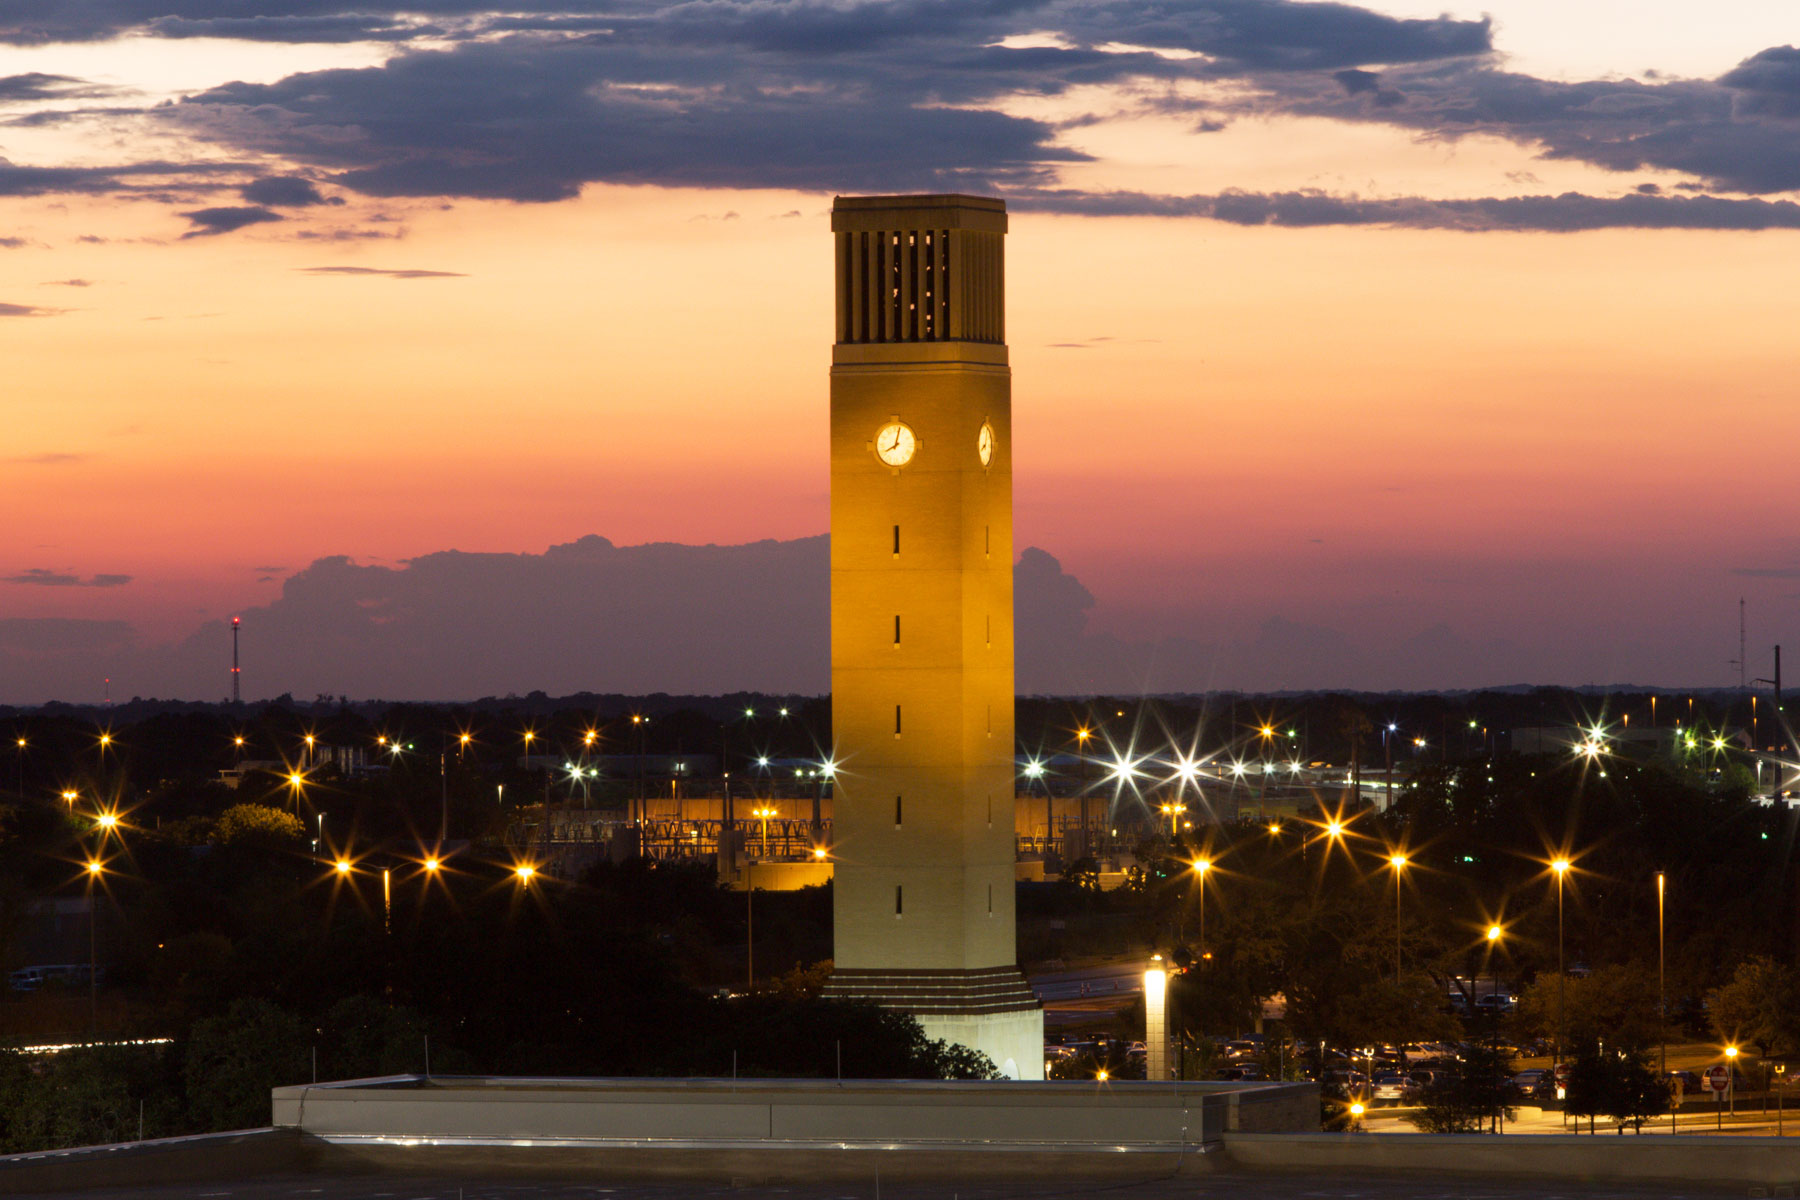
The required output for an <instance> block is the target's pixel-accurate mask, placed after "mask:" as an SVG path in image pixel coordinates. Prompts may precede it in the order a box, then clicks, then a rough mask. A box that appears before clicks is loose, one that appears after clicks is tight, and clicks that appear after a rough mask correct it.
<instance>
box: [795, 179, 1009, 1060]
mask: <svg viewBox="0 0 1800 1200" xmlns="http://www.w3.org/2000/svg"><path fill="white" fill-rule="evenodd" d="M831 229H832V233H833V235H834V237H835V238H836V241H837V269H836V276H837V338H836V344H835V345H834V346H833V347H832V365H831V704H832V730H833V735H834V738H835V743H836V744H835V754H836V757H837V760H838V768H837V774H836V779H835V782H834V791H833V797H834V799H833V810H832V812H833V833H834V837H833V840H834V843H835V846H834V857H835V858H836V860H837V862H836V867H835V872H834V883H833V892H834V904H835V907H834V921H835V941H836V947H835V961H836V970H835V972H834V974H833V975H832V978H831V982H830V984H829V985H828V987H827V989H826V994H827V995H832V996H838V997H842V998H847V999H860V1000H867V1001H872V1002H874V1003H877V1004H881V1005H883V1006H886V1007H891V1008H898V1009H902V1010H905V1011H906V1012H910V1013H912V1014H914V1015H915V1016H917V1017H918V1019H919V1021H920V1023H921V1024H922V1025H923V1026H924V1028H925V1031H926V1033H927V1034H928V1035H929V1036H931V1037H934V1038H944V1039H946V1040H948V1041H952V1042H958V1043H961V1044H962V1045H965V1046H969V1047H971V1048H973V1049H976V1050H981V1051H983V1052H984V1053H986V1054H987V1055H988V1057H990V1058H992V1059H993V1060H994V1063H995V1065H996V1066H998V1067H1000V1068H1001V1070H1002V1071H1004V1072H1005V1073H1006V1074H1008V1075H1010V1076H1012V1077H1014V1078H1024V1079H1039V1078H1042V1077H1043V1012H1042V1009H1041V1007H1040V1006H1039V1004H1038V1002H1037V1000H1036V998H1035V997H1034V996H1033V994H1032V992H1031V989H1030V987H1029V986H1028V985H1027V984H1026V982H1025V977H1024V975H1023V974H1021V973H1020V971H1019V968H1018V966H1017V957H1018V955H1017V943H1016V926H1015V921H1014V916H1013V881H1014V869H1013V859H1014V840H1013V786H1014V755H1013V605H1012V560H1013V544H1012V373H1011V370H1010V368H1009V367H1008V366H1007V354H1006V336H1005V271H1004V265H1005V260H1004V238H1005V234H1006V206H1005V204H1004V203H1003V202H1001V201H999V200H990V199H984V198H981V197H975V196H867V197H839V198H838V200H837V202H836V204H835V205H834V206H833V208H832V214H831Z"/></svg>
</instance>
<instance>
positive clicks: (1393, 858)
mask: <svg viewBox="0 0 1800 1200" xmlns="http://www.w3.org/2000/svg"><path fill="white" fill-rule="evenodd" d="M1388 866H1390V867H1392V868H1393V869H1394V987H1395V988H1396V989H1397V988H1399V986H1400V873H1401V872H1402V871H1404V870H1406V855H1404V854H1398V853H1396V854H1390V855H1389V856H1388Z"/></svg>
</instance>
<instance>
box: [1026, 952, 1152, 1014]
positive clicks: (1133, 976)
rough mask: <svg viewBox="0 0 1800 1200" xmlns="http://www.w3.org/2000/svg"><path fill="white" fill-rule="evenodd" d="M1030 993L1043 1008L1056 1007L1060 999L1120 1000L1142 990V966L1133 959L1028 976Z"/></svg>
mask: <svg viewBox="0 0 1800 1200" xmlns="http://www.w3.org/2000/svg"><path fill="white" fill-rule="evenodd" d="M1030 981H1031V990H1032V991H1034V992H1036V993H1037V994H1038V999H1040V1000H1042V1001H1043V1002H1044V1006H1045V1007H1046V1008H1054V1007H1057V1004H1056V1002H1057V1001H1060V1000H1088V999H1094V998H1103V997H1107V996H1118V997H1121V998H1124V997H1127V996H1133V995H1136V994H1137V993H1139V992H1141V991H1143V990H1144V964H1143V962H1142V961H1141V960H1137V959H1133V960H1131V961H1129V962H1122V963H1105V964H1102V965H1100V966H1094V967H1083V968H1081V969H1080V970H1075V971H1053V972H1049V973H1046V974H1042V975H1033V976H1031V977H1030Z"/></svg>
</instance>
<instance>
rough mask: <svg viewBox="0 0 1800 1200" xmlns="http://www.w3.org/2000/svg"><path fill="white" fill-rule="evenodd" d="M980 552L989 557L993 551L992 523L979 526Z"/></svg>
mask: <svg viewBox="0 0 1800 1200" xmlns="http://www.w3.org/2000/svg"><path fill="white" fill-rule="evenodd" d="M981 553H982V554H983V555H984V556H987V557H991V556H992V555H993V553H994V527H993V526H992V525H983V526H982V527H981Z"/></svg>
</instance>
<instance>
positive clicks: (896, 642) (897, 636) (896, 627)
mask: <svg viewBox="0 0 1800 1200" xmlns="http://www.w3.org/2000/svg"><path fill="white" fill-rule="evenodd" d="M899 644H900V614H899V613H895V614H894V645H896V646H898V645H899Z"/></svg>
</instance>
